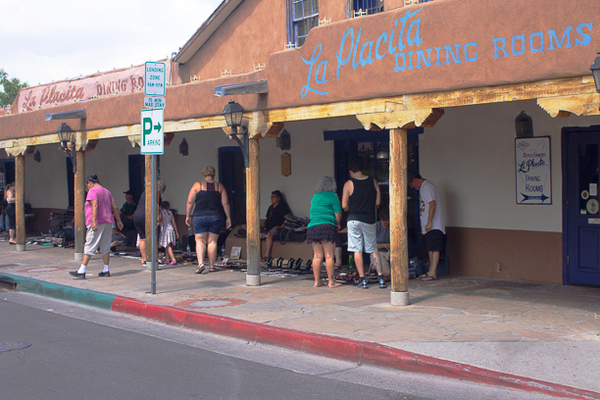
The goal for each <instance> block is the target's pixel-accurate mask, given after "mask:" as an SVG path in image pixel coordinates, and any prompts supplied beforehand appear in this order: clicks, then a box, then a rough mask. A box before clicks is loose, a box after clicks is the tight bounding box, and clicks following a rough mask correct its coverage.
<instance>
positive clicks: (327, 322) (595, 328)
mask: <svg viewBox="0 0 600 400" xmlns="http://www.w3.org/2000/svg"><path fill="white" fill-rule="evenodd" d="M0 254H1V255H2V256H1V259H0V284H2V285H3V286H6V285H9V284H12V285H16V289H17V290H23V291H29V292H34V293H38V294H42V295H45V296H49V297H58V298H63V299H66V300H69V301H75V302H80V303H84V304H88V305H92V306H96V307H101V308H107V309H111V310H113V311H118V312H126V313H130V314H134V315H139V316H141V317H144V318H147V319H153V320H157V321H161V322H165V323H170V324H174V325H176V326H182V327H185V328H191V329H201V330H206V331H211V332H215V333H219V334H223V335H231V336H236V337H241V338H245V339H247V340H256V341H260V342H263V343H267V344H273V345H277V346H282V347H288V348H291V349H295V350H302V351H307V352H314V353H315V354H321V355H326V356H330V357H334V358H339V359H346V360H352V361H355V362H357V363H370V364H374V365H380V366H385V367H390V368H398V369H402V370H409V371H416V372H423V373H430V374H438V375H443V376H446V377H454V378H459V379H466V380H471V381H477V382H483V383H489V384H493V385H503V386H508V387H516V388H519V389H522V390H530V391H537V392H541V393H545V394H552V395H555V396H559V397H567V398H581V399H600V372H599V370H598V365H600V288H591V287H575V286H559V285H550V284H537V283H526V282H511V281H505V280H492V279H483V278H467V277H450V278H448V277H447V278H442V279H439V280H437V281H433V282H421V281H418V280H411V281H410V284H409V294H410V303H411V305H410V306H408V307H392V306H390V305H389V301H390V293H389V288H388V289H379V287H378V286H377V285H371V287H370V288H369V289H367V290H365V289H361V288H358V287H352V286H350V285H344V286H343V287H340V288H336V289H329V288H327V287H321V288H313V287H312V283H313V282H312V279H313V278H312V275H293V276H291V275H284V274H282V273H276V274H272V275H267V274H265V275H262V276H261V281H262V285H261V286H259V287H250V286H246V284H245V282H246V277H245V273H243V272H239V271H237V270H230V269H221V270H220V271H219V272H214V273H210V274H206V275H195V274H194V270H195V266H194V265H192V264H189V265H181V264H178V265H175V266H165V267H161V269H160V270H159V271H157V274H156V276H157V278H156V288H157V294H155V295H152V294H150V293H149V292H150V287H151V286H150V285H151V282H150V278H151V274H150V272H149V271H147V270H145V269H144V268H143V267H142V266H141V264H140V261H139V259H132V258H121V257H113V258H111V274H112V275H111V277H109V278H101V277H98V275H97V274H98V272H100V271H101V270H102V262H101V258H100V256H95V257H94V258H93V259H92V261H91V262H90V264H89V266H88V275H87V278H86V279H85V280H81V279H76V278H73V277H71V276H70V275H69V274H68V271H69V270H75V269H76V268H77V267H78V263H76V262H74V261H73V250H72V249H63V248H55V247H52V246H42V245H27V251H24V252H17V251H16V249H15V246H9V244H8V242H6V241H0Z"/></svg>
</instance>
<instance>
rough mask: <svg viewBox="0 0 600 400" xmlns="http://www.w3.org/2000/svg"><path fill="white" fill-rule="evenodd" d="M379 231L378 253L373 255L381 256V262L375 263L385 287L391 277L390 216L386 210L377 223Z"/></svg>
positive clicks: (383, 287)
mask: <svg viewBox="0 0 600 400" xmlns="http://www.w3.org/2000/svg"><path fill="white" fill-rule="evenodd" d="M375 232H376V233H377V249H378V250H379V251H378V252H377V253H372V254H371V257H379V261H380V262H379V263H373V264H375V269H376V270H377V275H379V287H380V288H381V289H385V288H386V287H387V284H386V283H385V280H389V279H390V253H391V252H390V217H389V215H388V212H387V211H386V210H381V211H380V212H379V221H377V223H376V224H375Z"/></svg>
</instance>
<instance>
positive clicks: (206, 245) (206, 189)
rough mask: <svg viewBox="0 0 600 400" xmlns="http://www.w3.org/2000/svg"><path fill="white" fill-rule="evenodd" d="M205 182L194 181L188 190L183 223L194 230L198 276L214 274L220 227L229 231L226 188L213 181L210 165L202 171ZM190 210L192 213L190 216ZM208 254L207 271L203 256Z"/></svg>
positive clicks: (212, 171)
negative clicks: (208, 264)
mask: <svg viewBox="0 0 600 400" xmlns="http://www.w3.org/2000/svg"><path fill="white" fill-rule="evenodd" d="M202 175H203V176H204V180H203V181H202V182H196V183H194V185H193V186H192V188H191V189H190V193H189V194H188V199H187V204H186V215H185V223H186V224H187V226H190V227H191V226H193V227H194V236H195V239H196V255H197V257H198V268H197V269H196V273H197V274H202V273H208V272H216V269H215V261H216V259H217V241H218V239H219V235H220V234H221V229H223V226H225V228H227V229H229V228H231V216H230V208H229V198H228V197H227V191H226V190H225V187H224V186H223V185H222V184H221V183H218V182H215V168H214V167H213V166H211V165H208V166H206V167H204V169H203V170H202ZM192 209H193V213H192ZM207 253H208V261H209V263H210V268H209V269H206V268H205V267H204V256H205V255H206V254H207Z"/></svg>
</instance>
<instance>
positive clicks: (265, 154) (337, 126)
mask: <svg viewBox="0 0 600 400" xmlns="http://www.w3.org/2000/svg"><path fill="white" fill-rule="evenodd" d="M359 128H362V125H361V124H360V123H359V122H358V120H357V119H356V118H353V117H352V118H332V119H327V120H314V121H307V122H302V123H289V124H286V126H285V129H287V131H288V132H289V133H290V136H291V140H292V146H291V149H290V150H288V151H287V153H290V154H291V156H292V174H291V175H290V176H287V177H285V176H283V175H281V154H283V153H284V151H282V150H280V149H279V148H277V146H276V144H275V139H264V140H261V142H260V146H261V147H260V173H261V177H260V180H261V182H260V184H261V187H260V192H261V204H260V215H261V218H265V217H266V214H267V209H268V208H269V206H270V205H271V201H270V195H271V192H272V191H273V190H281V192H282V193H283V194H284V196H285V197H286V199H287V202H288V204H289V206H290V208H291V210H292V213H293V214H294V215H296V216H298V217H308V216H309V211H310V200H311V199H312V196H313V194H314V188H315V186H316V184H317V181H318V180H319V179H321V177H323V176H325V175H330V176H333V175H334V171H335V165H334V152H333V141H324V140H323V132H324V131H329V130H342V129H359Z"/></svg>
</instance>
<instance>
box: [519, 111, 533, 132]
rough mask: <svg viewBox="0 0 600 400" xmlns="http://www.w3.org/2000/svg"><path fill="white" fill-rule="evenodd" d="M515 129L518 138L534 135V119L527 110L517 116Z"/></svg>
mask: <svg viewBox="0 0 600 400" xmlns="http://www.w3.org/2000/svg"><path fill="white" fill-rule="evenodd" d="M515 130H516V133H517V137H518V138H523V137H533V121H532V120H531V117H530V116H529V115H527V113H525V111H521V114H519V115H517V118H515Z"/></svg>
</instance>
